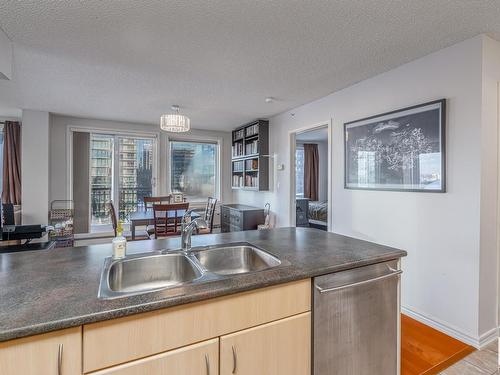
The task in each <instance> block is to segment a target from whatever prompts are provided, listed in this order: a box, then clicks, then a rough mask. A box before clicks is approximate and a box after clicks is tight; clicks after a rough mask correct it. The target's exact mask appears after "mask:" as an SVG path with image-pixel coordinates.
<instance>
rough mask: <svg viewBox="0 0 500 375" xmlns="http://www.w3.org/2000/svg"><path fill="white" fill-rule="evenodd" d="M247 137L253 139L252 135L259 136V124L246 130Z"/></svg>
mask: <svg viewBox="0 0 500 375" xmlns="http://www.w3.org/2000/svg"><path fill="white" fill-rule="evenodd" d="M245 130H246V134H245V135H246V136H247V137H251V136H252V135H255V134H259V124H255V125H250V126H248V127H246V128H245Z"/></svg>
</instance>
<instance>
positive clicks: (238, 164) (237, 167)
mask: <svg viewBox="0 0 500 375" xmlns="http://www.w3.org/2000/svg"><path fill="white" fill-rule="evenodd" d="M243 165H244V164H243V160H241V161H233V172H243Z"/></svg>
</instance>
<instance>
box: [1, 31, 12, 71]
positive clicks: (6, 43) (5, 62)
mask: <svg viewBox="0 0 500 375" xmlns="http://www.w3.org/2000/svg"><path fill="white" fill-rule="evenodd" d="M12 56H13V54H12V42H11V41H10V39H9V37H8V36H7V34H5V33H4V32H3V31H2V30H1V29H0V79H11V78H12Z"/></svg>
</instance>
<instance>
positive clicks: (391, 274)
mask: <svg viewBox="0 0 500 375" xmlns="http://www.w3.org/2000/svg"><path fill="white" fill-rule="evenodd" d="M390 270H391V271H392V272H391V273H388V274H385V275H382V276H377V277H374V278H372V279H368V280H362V281H358V282H355V283H352V284H344V285H340V286H336V287H333V288H322V287H320V286H319V285H317V284H314V287H315V288H316V290H317V291H318V292H320V293H328V292H335V291H339V290H342V289H346V288H352V287H355V286H360V285H365V284H369V283H373V282H375V281H380V280H384V279H387V278H389V277H393V276H399V275H401V274H402V273H403V271H402V270H393V269H390Z"/></svg>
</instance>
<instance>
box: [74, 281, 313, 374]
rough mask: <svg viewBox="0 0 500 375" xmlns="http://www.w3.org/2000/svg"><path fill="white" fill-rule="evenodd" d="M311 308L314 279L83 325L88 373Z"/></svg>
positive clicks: (85, 366) (85, 367)
mask: <svg viewBox="0 0 500 375" xmlns="http://www.w3.org/2000/svg"><path fill="white" fill-rule="evenodd" d="M310 309H311V281H310V279H306V280H300V281H296V282H292V283H288V284H283V285H278V286H273V287H268V288H262V289H256V290H254V291H250V292H245V293H239V294H235V295H232V296H227V297H219V298H215V299H211V300H207V301H203V302H196V303H192V304H188V305H183V306H176V307H172V308H167V309H163V310H158V311H152V312H148V313H144V314H138V315H135V316H130V317H125V318H120V319H115V320H110V321H105V322H99V323H93V324H89V325H85V326H84V327H83V353H84V356H83V357H84V372H90V371H95V370H98V369H102V368H105V367H109V366H113V365H117V364H120V363H124V362H128V361H132V360H134V359H138V358H143V357H147V356H150V355H153V354H157V353H161V352H164V351H167V350H171V349H175V348H179V347H181V346H185V345H189V344H191V343H194V342H200V341H204V340H208V339H211V338H215V337H218V336H221V335H225V334H228V333H231V332H236V331H239V330H242V329H245V328H249V327H253V326H256V325H259V324H263V323H267V322H270V321H273V320H277V319H281V318H285V317H288V316H292V315H296V314H300V313H302V312H305V311H310Z"/></svg>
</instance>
